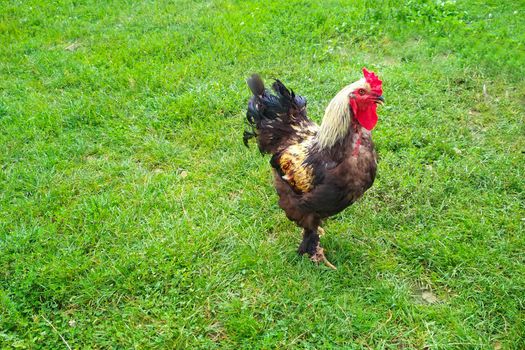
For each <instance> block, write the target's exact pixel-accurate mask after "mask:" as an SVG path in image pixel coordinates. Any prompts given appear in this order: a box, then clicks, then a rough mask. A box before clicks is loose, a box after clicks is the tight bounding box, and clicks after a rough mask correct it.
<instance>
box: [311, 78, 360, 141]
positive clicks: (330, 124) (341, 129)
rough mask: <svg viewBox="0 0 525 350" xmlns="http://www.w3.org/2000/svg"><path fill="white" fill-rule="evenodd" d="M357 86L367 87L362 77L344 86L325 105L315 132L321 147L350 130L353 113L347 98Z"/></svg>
mask: <svg viewBox="0 0 525 350" xmlns="http://www.w3.org/2000/svg"><path fill="white" fill-rule="evenodd" d="M359 88H365V89H367V88H369V86H368V83H367V82H366V80H365V79H364V78H363V79H361V80H358V81H356V82H355V83H352V84H350V85H348V86H345V87H344V88H343V89H342V90H341V91H339V92H338V93H337V95H335V97H334V98H333V99H332V101H330V103H329V104H328V106H327V107H326V110H325V112H324V117H323V121H322V122H321V126H320V128H319V133H318V134H317V143H318V145H319V146H320V147H321V148H322V149H326V148H330V147H332V146H333V145H335V144H336V143H337V142H338V141H340V140H342V139H344V138H345V137H346V135H348V133H349V132H350V131H351V128H350V125H351V123H352V115H353V114H352V111H351V110H350V104H349V100H348V99H349V98H350V94H351V93H352V91H355V90H356V89H359Z"/></svg>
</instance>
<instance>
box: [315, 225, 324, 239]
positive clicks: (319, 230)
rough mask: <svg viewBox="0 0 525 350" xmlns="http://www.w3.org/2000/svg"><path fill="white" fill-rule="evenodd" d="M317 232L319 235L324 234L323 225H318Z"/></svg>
mask: <svg viewBox="0 0 525 350" xmlns="http://www.w3.org/2000/svg"><path fill="white" fill-rule="evenodd" d="M317 234H318V235H319V237H322V236H324V230H323V228H322V227H318V228H317Z"/></svg>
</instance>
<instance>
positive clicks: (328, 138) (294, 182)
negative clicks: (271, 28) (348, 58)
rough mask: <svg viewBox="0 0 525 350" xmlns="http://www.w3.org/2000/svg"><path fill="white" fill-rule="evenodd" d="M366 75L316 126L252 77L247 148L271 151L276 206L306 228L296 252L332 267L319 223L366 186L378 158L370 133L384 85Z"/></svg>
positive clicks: (277, 87) (277, 86)
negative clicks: (250, 144) (253, 145)
mask: <svg viewBox="0 0 525 350" xmlns="http://www.w3.org/2000/svg"><path fill="white" fill-rule="evenodd" d="M363 74H364V78H362V79H360V80H358V81H356V82H354V83H352V84H350V85H348V86H346V87H344V88H343V89H342V90H341V91H339V92H338V93H337V95H336V96H335V97H334V98H333V99H332V100H331V101H330V103H329V104H328V107H326V110H325V113H324V117H323V120H322V122H321V125H320V126H318V125H317V124H316V123H314V122H313V121H311V120H310V119H309V118H308V117H307V116H306V99H305V98H303V97H301V96H298V95H295V94H294V92H293V90H289V89H287V88H286V86H284V84H283V83H282V82H281V81H279V80H275V82H274V83H273V85H272V88H273V90H274V92H275V95H274V94H271V93H270V91H269V90H267V89H266V88H265V86H264V83H263V81H262V80H261V78H260V77H259V76H258V75H256V74H254V75H252V76H251V77H250V78H249V79H248V81H247V83H248V86H249V88H250V90H251V91H252V93H253V96H252V97H251V99H250V101H249V103H248V111H247V113H246V119H247V122H248V125H249V130H247V131H245V132H244V138H243V139H244V144H245V145H246V146H248V141H249V139H251V138H254V137H255V138H256V140H257V145H258V146H259V150H260V151H261V152H262V153H267V154H271V155H272V157H271V160H270V165H271V166H272V168H273V174H274V185H275V188H276V190H277V194H278V195H279V206H280V207H281V208H282V209H283V210H284V212H285V213H286V216H287V217H288V219H290V220H291V221H293V222H295V223H296V224H297V225H298V226H300V227H302V229H303V239H302V242H301V244H300V245H299V249H298V253H299V254H301V255H303V254H308V256H309V257H310V259H311V260H312V261H314V262H316V263H320V262H322V263H324V264H325V265H327V266H329V267H331V268H333V269H335V266H334V265H332V264H331V263H330V262H329V261H328V260H327V258H326V256H325V254H324V249H323V248H322V247H321V246H320V244H319V236H320V235H322V234H323V233H324V231H323V229H322V228H321V227H320V225H321V224H322V222H323V220H324V219H326V218H328V217H330V216H332V215H335V214H337V213H339V212H341V211H342V210H343V209H345V208H346V207H348V206H349V205H351V204H352V203H354V202H355V201H356V200H357V199H359V198H360V197H361V196H362V195H363V193H364V192H365V191H366V190H367V189H369V188H370V187H371V186H372V184H373V182H374V179H375V176H376V167H377V159H376V153H375V151H374V144H373V143H372V136H371V130H372V129H373V128H374V127H375V125H376V123H377V113H376V108H377V105H378V104H382V103H383V102H384V99H383V96H382V94H383V91H382V83H381V80H379V78H378V77H377V76H376V75H375V74H374V73H373V72H369V71H368V70H367V69H366V68H363Z"/></svg>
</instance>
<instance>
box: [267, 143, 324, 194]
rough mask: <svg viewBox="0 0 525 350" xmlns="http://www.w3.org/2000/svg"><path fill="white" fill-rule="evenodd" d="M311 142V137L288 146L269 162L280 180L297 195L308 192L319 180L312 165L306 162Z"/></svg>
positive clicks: (318, 175)
mask: <svg viewBox="0 0 525 350" xmlns="http://www.w3.org/2000/svg"><path fill="white" fill-rule="evenodd" d="M312 141H313V136H309V137H307V138H305V140H303V142H301V143H296V144H293V145H290V146H288V147H286V148H285V149H283V150H282V151H281V152H279V153H276V154H275V155H274V156H273V157H272V159H271V161H270V164H271V165H272V167H273V168H274V169H275V170H276V172H277V174H278V175H279V176H280V177H281V179H283V180H284V181H286V182H287V183H288V185H290V187H291V188H292V189H293V190H294V192H295V193H298V194H303V193H307V192H310V191H311V190H312V189H313V188H314V186H315V185H316V183H318V182H319V180H320V174H319V173H316V171H315V167H314V164H312V163H309V162H308V161H307V160H308V158H309V157H308V156H309V153H310V150H311V147H310V146H311V144H312Z"/></svg>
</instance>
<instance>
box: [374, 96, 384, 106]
mask: <svg viewBox="0 0 525 350" xmlns="http://www.w3.org/2000/svg"><path fill="white" fill-rule="evenodd" d="M376 103H377V104H380V105H383V104H384V103H385V98H384V97H383V96H377V97H376Z"/></svg>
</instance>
